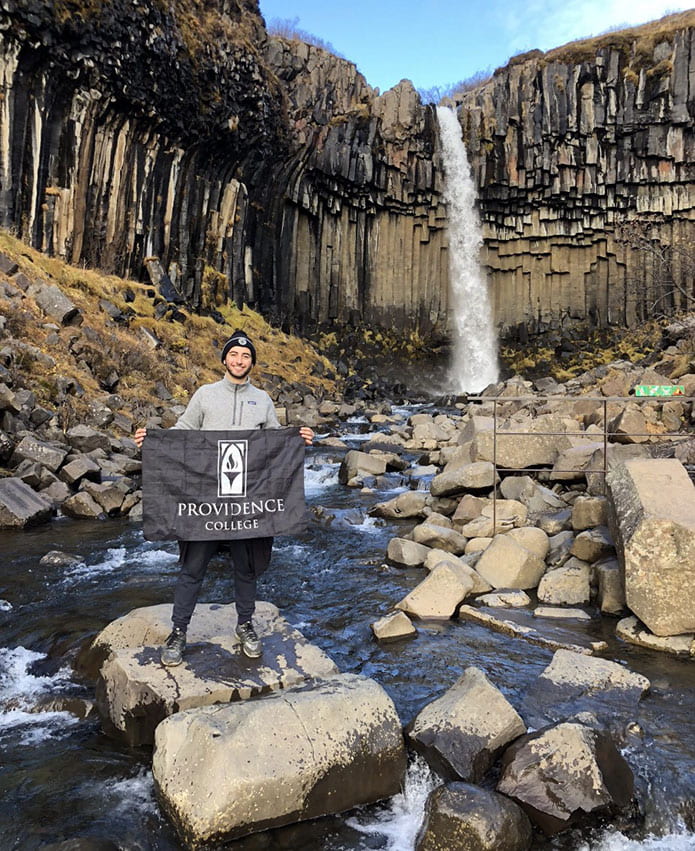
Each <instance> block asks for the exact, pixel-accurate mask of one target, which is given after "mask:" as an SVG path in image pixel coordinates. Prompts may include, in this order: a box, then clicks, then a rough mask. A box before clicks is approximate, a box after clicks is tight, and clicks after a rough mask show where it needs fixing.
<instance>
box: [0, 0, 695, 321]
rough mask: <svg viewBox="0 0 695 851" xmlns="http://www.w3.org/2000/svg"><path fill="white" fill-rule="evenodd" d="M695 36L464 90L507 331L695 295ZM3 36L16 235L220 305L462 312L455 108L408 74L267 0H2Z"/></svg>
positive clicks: (535, 66)
mask: <svg viewBox="0 0 695 851" xmlns="http://www.w3.org/2000/svg"><path fill="white" fill-rule="evenodd" d="M694 27H695V12H689V13H683V14H680V15H674V16H671V17H670V18H667V19H664V20H663V21H661V22H658V23H657V24H652V25H648V26H646V27H643V28H639V29H636V30H634V31H625V32H622V33H612V34H610V35H607V36H603V37H601V38H599V39H594V40H593V41H588V42H580V43H577V44H575V45H571V46H569V47H567V48H561V49H558V50H556V51H553V52H551V53H548V54H545V55H543V54H540V53H538V54H534V55H528V56H526V57H519V58H517V59H515V60H513V61H512V62H511V63H510V64H509V66H508V67H507V68H505V69H501V70H500V71H498V72H496V73H495V75H494V76H493V78H492V79H491V80H490V81H489V82H488V83H486V84H484V85H483V86H481V87H479V88H477V89H476V90H474V91H471V92H468V93H467V94H465V95H464V96H463V97H462V99H461V103H460V110H459V112H460V119H461V123H462V128H463V133H464V137H465V139H466V143H467V146H468V150H469V158H470V160H471V162H472V165H473V169H474V175H475V178H476V181H477V183H478V187H479V191H480V211H481V218H482V221H483V226H484V236H485V250H484V255H483V260H484V262H485V264H486V267H487V271H488V273H489V279H490V286H491V295H492V300H493V303H494V308H495V318H496V322H497V324H498V326H499V327H500V328H501V329H503V330H506V329H513V328H515V327H516V326H519V325H523V327H525V328H527V329H530V330H532V331H533V330H542V329H543V328H544V327H547V326H549V325H552V326H557V325H559V324H566V323H570V324H573V323H583V322H589V323H592V324H596V325H605V324H609V323H617V324H622V323H625V322H634V321H636V320H639V319H640V318H642V317H644V316H648V315H650V314H651V313H653V312H655V311H668V310H672V309H675V308H679V307H689V306H692V305H691V300H692V298H693V295H694V293H693V280H694V277H695V275H694V274H693V270H694V269H695V251H693V250H692V248H691V245H692V244H693V217H694V215H695V213H694V201H695V188H694V185H695V184H694V179H695V137H694V132H693V118H694V116H695V82H694V81H695V55H694V54H695V46H694V44H693V32H694V29H693V28H694ZM0 33H1V34H2V42H1V44H0V225H2V226H4V227H6V228H10V229H12V230H14V231H15V232H17V233H18V234H19V235H20V236H21V237H22V238H23V239H25V240H26V241H28V242H30V243H31V244H33V245H34V246H36V247H39V248H42V249H43V250H44V251H46V252H49V253H53V254H56V255H58V256H61V257H63V258H65V259H66V260H68V261H70V262H73V263H85V264H88V265H94V266H99V267H101V268H102V269H105V270H107V271H114V272H117V273H119V274H122V275H129V276H132V277H135V278H140V279H143V280H147V278H148V273H149V274H150V275H159V274H161V272H162V271H163V273H164V274H166V275H168V276H169V278H170V279H171V281H172V283H173V284H174V287H175V288H176V289H178V291H179V293H180V294H181V296H182V298H184V299H185V300H187V301H188V302H189V303H190V304H192V305H194V306H196V307H198V308H200V309H203V310H205V309H214V307H215V305H216V304H219V302H220V300H221V299H224V298H232V299H234V300H235V301H237V302H238V303H242V302H246V303H249V304H251V305H252V306H255V307H257V308H259V309H260V310H262V311H263V312H264V313H265V315H266V316H268V318H269V319H271V320H273V321H275V322H280V323H284V324H286V325H288V326H292V327H294V328H298V329H300V330H302V329H305V328H309V327H310V326H312V325H315V324H317V323H321V324H331V323H345V322H355V321H361V322H365V323H368V324H370V325H374V326H384V327H389V328H395V329H397V330H399V331H403V332H408V331H410V330H413V329H418V330H420V331H421V332H426V333H429V334H432V333H434V334H437V335H440V334H441V335H446V334H447V333H448V331H449V330H450V328H451V327H452V323H451V316H450V307H449V297H448V257H447V251H448V242H447V231H446V210H445V207H444V205H443V203H442V200H441V193H442V169H441V158H440V153H439V150H440V149H439V139H438V130H437V125H436V119H435V116H434V111H433V109H432V107H431V106H423V105H422V104H421V103H420V100H419V98H418V96H417V94H416V93H415V91H414V90H413V88H412V86H411V85H410V83H408V82H407V81H404V82H402V83H400V84H399V85H398V86H396V87H395V88H394V89H392V90H391V91H388V92H385V93H384V94H381V95H380V94H379V93H378V91H376V90H374V89H371V88H370V87H369V86H368V85H367V83H366V82H365V80H364V78H363V77H362V76H361V75H360V74H359V73H358V72H357V70H356V68H355V66H354V65H353V64H352V63H350V62H348V61H346V60H343V59H339V58H337V57H335V56H332V55H331V54H330V53H327V52H326V51H323V50H321V49H319V48H316V47H311V46H308V45H306V44H303V43H301V42H297V41H287V40H284V39H279V38H270V37H268V35H267V32H266V29H265V24H264V22H263V19H262V18H261V16H260V13H259V10H258V5H257V0H166V2H165V0H147V2H145V0H55V2H52V0H0ZM154 259H156V260H157V261H158V262H156V263H155V262H154Z"/></svg>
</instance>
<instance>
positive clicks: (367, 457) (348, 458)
mask: <svg viewBox="0 0 695 851" xmlns="http://www.w3.org/2000/svg"><path fill="white" fill-rule="evenodd" d="M385 472H386V460H385V459H384V458H383V457H382V456H379V455H372V454H370V453H368V452H359V451H357V450H356V449H351V450H350V451H349V452H347V453H346V454H345V457H344V458H343V460H342V462H341V464H340V469H339V470H338V480H339V482H340V483H341V484H342V485H345V484H348V483H349V482H350V481H352V480H353V479H356V478H359V477H360V476H380V475H382V474H383V473H385Z"/></svg>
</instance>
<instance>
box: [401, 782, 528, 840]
mask: <svg viewBox="0 0 695 851" xmlns="http://www.w3.org/2000/svg"><path fill="white" fill-rule="evenodd" d="M531 840H532V832H531V823H530V822H529V820H528V817H527V815H526V814H525V813H524V811H523V810H522V809H521V808H520V807H519V806H518V805H517V804H515V803H514V802H513V801H510V800H509V798H507V797H505V796H504V795H499V794H497V793H496V792H491V791H489V790H488V789H481V788H480V787H479V786H473V785H471V784H470V783H460V782H459V783H457V782H453V783H445V784H444V785H443V786H438V787H437V788H436V789H435V790H434V791H433V792H430V795H429V797H428V798H427V803H426V805H425V818H424V821H423V823H422V826H421V828H420V832H419V834H418V837H417V840H416V843H415V851H472V849H474V851H527V849H528V848H530V847H531Z"/></svg>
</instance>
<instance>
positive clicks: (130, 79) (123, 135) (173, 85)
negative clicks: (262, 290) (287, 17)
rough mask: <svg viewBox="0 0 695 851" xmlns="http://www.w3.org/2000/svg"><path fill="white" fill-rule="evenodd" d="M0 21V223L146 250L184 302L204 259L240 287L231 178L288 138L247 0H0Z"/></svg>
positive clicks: (108, 248)
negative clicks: (170, 277)
mask: <svg viewBox="0 0 695 851" xmlns="http://www.w3.org/2000/svg"><path fill="white" fill-rule="evenodd" d="M0 27H1V28H2V31H3V40H2V45H1V49H2V53H1V54H0V86H1V87H2V92H1V95H2V97H1V99H0V224H2V226H4V227H7V228H11V229H13V230H15V231H16V232H17V233H18V234H19V235H20V236H21V237H22V238H23V239H26V240H27V241H29V242H31V243H32V244H33V245H35V246H37V247H40V248H42V249H43V250H44V251H47V252H49V253H54V254H56V255H59V256H61V257H64V258H65V259H66V260H68V261H70V262H73V263H86V264H88V265H94V266H99V267H101V268H103V269H105V270H107V271H114V272H117V273H119V274H125V275H133V276H136V277H142V276H143V274H144V265H143V261H144V260H145V259H146V258H147V257H149V256H152V255H156V256H159V257H161V259H162V261H163V262H164V264H165V266H167V267H169V268H170V270H171V273H172V275H173V276H174V277H175V278H176V281H177V283H178V284H179V285H180V287H181V288H182V290H183V291H184V292H185V294H186V295H187V296H188V297H189V298H191V299H192V300H194V301H197V302H200V300H201V287H202V285H203V283H204V278H205V275H204V270H205V266H206V265H209V266H211V267H213V268H219V269H220V270H223V271H224V272H225V273H226V274H227V275H228V280H229V286H230V289H231V290H232V292H233V293H234V295H235V297H238V298H239V299H243V298H251V297H252V293H250V292H249V290H251V289H252V287H253V281H252V279H251V276H250V274H249V269H247V267H246V264H245V262H244V248H243V246H244V242H245V235H246V234H245V230H246V229H248V228H249V227H252V225H253V222H249V217H248V216H247V215H246V208H247V204H248V192H247V190H246V189H245V187H244V185H243V180H242V179H241V175H242V172H243V171H244V170H249V171H253V170H254V169H262V168H263V163H265V162H266V161H268V160H271V159H273V158H274V157H276V156H277V155H278V153H279V152H282V151H283V150H285V148H286V146H287V139H286V121H285V118H284V115H283V111H282V109H281V108H279V105H281V104H282V95H281V93H280V91H279V88H278V81H277V80H276V79H275V78H274V77H273V75H272V74H270V73H269V71H268V69H267V68H266V66H265V64H264V63H263V61H262V59H261V56H260V54H259V50H260V49H262V47H263V44H264V42H265V38H266V35H265V29H264V25H263V21H262V18H261V17H260V15H259V12H258V7H257V3H256V0H237V1H236V2H235V0H206V2H199V0H179V2H177V3H164V2H161V3H159V2H138V0H58V1H57V2H55V3H53V2H46V1H45V2H41V0H22V2H11V0H2V2H1V3H0ZM237 226H239V227H237Z"/></svg>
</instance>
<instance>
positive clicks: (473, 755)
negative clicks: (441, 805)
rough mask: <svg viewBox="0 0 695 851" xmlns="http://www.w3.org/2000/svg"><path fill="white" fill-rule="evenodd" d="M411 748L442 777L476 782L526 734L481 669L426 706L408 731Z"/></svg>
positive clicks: (470, 670) (468, 671)
mask: <svg viewBox="0 0 695 851" xmlns="http://www.w3.org/2000/svg"><path fill="white" fill-rule="evenodd" d="M406 732H407V735H408V738H409V739H410V741H411V743H412V744H413V747H414V748H415V749H416V750H417V751H418V752H420V753H421V754H422V755H423V756H424V757H425V759H426V760H427V761H428V763H429V764H430V765H431V766H432V767H433V768H434V769H435V771H437V772H438V773H439V774H441V775H442V776H444V777H447V778H449V779H451V780H469V781H473V782H476V781H478V780H480V779H482V777H483V776H484V775H485V773H486V772H487V770H488V769H489V768H490V766H491V765H492V761H493V759H494V758H495V755H496V754H497V753H498V752H499V751H500V750H501V749H502V748H503V747H504V746H505V745H507V744H509V742H511V741H513V740H514V739H516V738H517V736H521V735H522V734H523V733H525V732H526V725H525V724H524V722H523V720H522V719H521V717H520V715H519V714H518V712H517V711H516V710H515V709H514V707H513V706H512V705H511V703H509V701H508V700H507V698H506V697H505V696H504V695H503V694H502V692H501V691H500V690H499V689H498V688H497V687H496V686H494V685H493V684H492V683H491V682H490V680H489V679H488V678H487V677H486V676H485V674H484V673H483V672H482V671H481V670H479V669H478V668H474V667H471V668H467V669H466V671H465V672H464V674H463V676H462V677H461V678H460V679H459V680H458V681H457V682H456V683H454V685H453V686H452V687H451V688H450V689H449V690H448V691H447V692H446V693H445V694H443V695H442V696H441V697H440V698H438V699H437V700H434V701H433V702H432V703H430V704H428V705H427V706H426V707H425V708H424V709H423V710H422V711H421V712H420V713H419V715H418V716H417V717H416V718H415V719H414V720H413V721H412V722H411V723H410V724H409V725H408V727H407V729H406Z"/></svg>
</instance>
